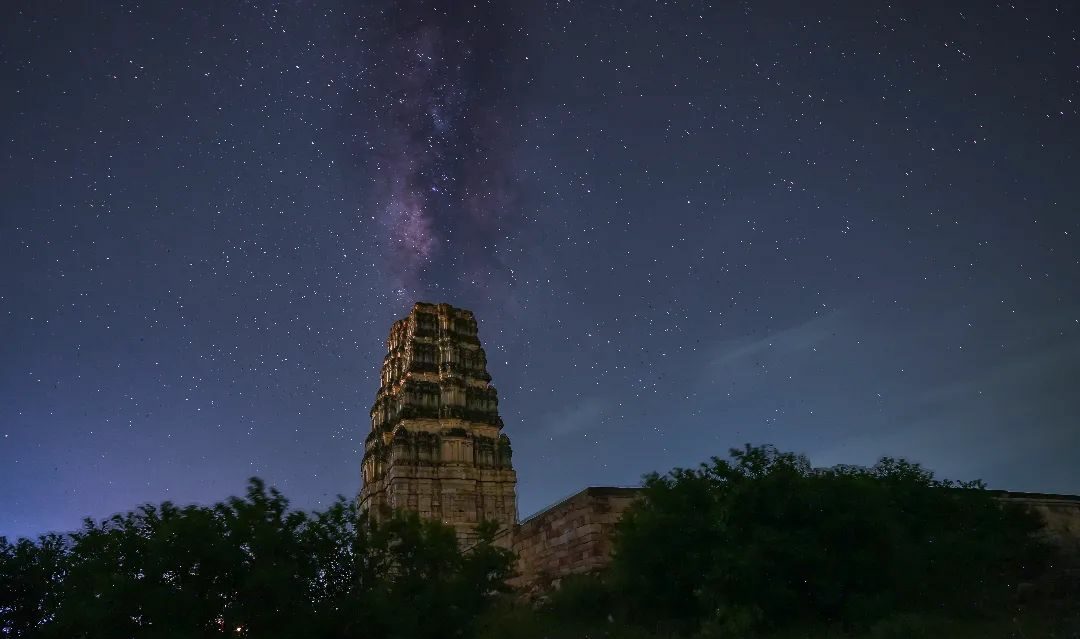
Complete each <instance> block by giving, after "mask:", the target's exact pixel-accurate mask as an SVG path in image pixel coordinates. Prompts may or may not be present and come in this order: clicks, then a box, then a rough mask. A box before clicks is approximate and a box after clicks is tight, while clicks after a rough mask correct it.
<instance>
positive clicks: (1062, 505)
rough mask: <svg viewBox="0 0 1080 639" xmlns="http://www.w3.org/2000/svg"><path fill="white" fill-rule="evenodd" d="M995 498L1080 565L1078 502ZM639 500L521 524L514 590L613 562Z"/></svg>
mask: <svg viewBox="0 0 1080 639" xmlns="http://www.w3.org/2000/svg"><path fill="white" fill-rule="evenodd" d="M995 492H996V495H997V497H998V498H999V499H1001V500H1003V501H1008V502H1014V503H1021V504H1024V505H1026V506H1028V507H1029V508H1031V509H1032V510H1034V511H1035V512H1036V513H1038V514H1039V515H1041V516H1042V518H1043V520H1044V521H1045V522H1046V530H1045V533H1046V536H1047V538H1048V539H1049V540H1050V541H1052V542H1053V543H1054V544H1055V545H1057V546H1058V547H1060V548H1061V549H1063V550H1064V551H1065V552H1066V553H1068V555H1069V556H1071V557H1072V558H1073V559H1080V497H1078V496H1071V495H1045V494H1037V493H1010V492H1007V491H995ZM640 495H641V489H640V488H603V487H591V488H586V489H585V490H583V491H581V492H579V493H577V494H575V495H573V496H572V497H568V498H567V499H564V500H563V501H561V502H559V503H557V504H555V505H554V506H551V507H549V508H546V509H544V510H542V511H540V512H538V513H536V514H535V515H533V516H532V517H529V518H528V519H526V520H525V521H523V522H522V523H521V524H519V525H518V526H517V528H515V530H514V533H513V539H512V547H513V550H514V551H515V552H516V553H517V573H518V575H517V576H516V577H515V579H514V580H513V581H512V582H511V583H512V585H513V586H514V587H515V588H518V589H519V590H521V591H522V592H523V593H524V594H526V595H532V594H536V593H539V592H543V591H545V590H548V589H550V588H551V587H552V585H553V584H555V583H557V582H558V580H559V579H560V578H561V577H564V576H566V575H570V574H575V573H584V572H590V571H593V570H596V569H599V568H602V567H603V566H604V565H606V564H607V563H608V561H609V560H610V558H611V535H612V532H613V529H614V527H615V524H616V523H617V522H618V521H619V518H620V517H621V516H622V514H623V513H624V512H625V511H626V509H627V508H628V507H629V506H630V504H631V503H633V502H634V500H635V499H637V498H638V497H640ZM507 536H509V535H507ZM501 541H504V542H505V539H503V540H501Z"/></svg>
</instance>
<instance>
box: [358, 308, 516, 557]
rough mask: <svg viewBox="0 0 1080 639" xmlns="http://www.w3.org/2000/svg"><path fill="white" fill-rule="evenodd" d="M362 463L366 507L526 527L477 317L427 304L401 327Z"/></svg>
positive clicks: (467, 532)
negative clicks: (520, 514) (519, 517)
mask: <svg viewBox="0 0 1080 639" xmlns="http://www.w3.org/2000/svg"><path fill="white" fill-rule="evenodd" d="M386 347H387V348H386V350H387V353H386V357H385V358H384V359H383V365H382V374H381V386H380V387H379V392H378V394H377V395H376V396H375V405H374V406H372V407H371V432H370V433H369V434H368V436H367V440H366V441H365V442H364V459H363V462H362V464H361V472H362V474H363V481H364V485H363V488H362V489H361V490H360V506H361V508H364V509H366V510H367V511H368V512H369V513H371V515H372V516H373V517H375V518H381V517H384V516H386V514H387V513H389V512H390V511H391V510H394V509H401V510H411V511H415V512H418V513H420V516H421V517H426V518H430V519H438V520H441V521H443V522H445V523H447V524H449V525H451V526H453V527H454V528H455V529H456V530H457V534H458V539H459V540H460V541H461V542H462V543H463V544H468V543H470V542H471V541H472V540H473V539H474V538H475V528H476V524H477V523H478V522H479V521H481V520H483V519H494V520H495V521H497V522H499V524H500V525H501V527H502V528H512V527H513V526H514V524H515V523H516V521H517V499H516V497H515V492H514V490H515V486H516V484H517V475H516V473H515V472H514V469H513V467H512V466H511V464H510V439H509V438H508V437H507V436H506V435H503V434H502V433H501V432H500V431H501V430H502V426H503V423H502V419H501V418H500V417H499V410H498V407H499V400H498V397H497V394H496V392H495V387H494V386H492V385H491V375H489V374H488V372H487V357H486V355H485V354H484V349H483V348H481V347H480V340H479V339H477V337H476V319H475V318H474V317H473V314H472V312H471V311H466V310H463V309H458V308H454V307H453V306H450V305H449V304H437V305H436V304H425V303H417V304H416V305H414V306H413V308H412V312H411V313H409V316H408V317H406V318H404V319H400V320H398V321H396V322H394V325H393V327H391V329H390V337H389V339H388V340H387V342H386Z"/></svg>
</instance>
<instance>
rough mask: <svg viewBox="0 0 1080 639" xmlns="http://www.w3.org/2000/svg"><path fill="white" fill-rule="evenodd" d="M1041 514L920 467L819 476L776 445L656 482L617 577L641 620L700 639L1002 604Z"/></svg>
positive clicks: (1031, 552) (648, 485)
mask: <svg viewBox="0 0 1080 639" xmlns="http://www.w3.org/2000/svg"><path fill="white" fill-rule="evenodd" d="M1039 526H1040V521H1039V520H1038V518H1037V517H1035V516H1034V515H1032V514H1030V513H1027V512H1025V511H1023V510H1021V509H1018V508H1016V507H1013V506H1008V505H1003V504H1001V503H999V502H998V501H996V500H995V499H994V498H993V496H992V495H991V494H990V493H989V492H987V491H986V490H984V489H983V487H982V486H981V484H978V483H959V484H958V483H955V482H950V481H938V480H935V479H934V477H933V475H932V474H931V473H930V472H928V471H926V470H924V469H923V468H921V467H920V466H918V465H917V464H913V463H910V462H906V461H903V460H895V459H889V458H885V459H882V460H881V461H879V462H878V463H877V464H876V465H875V466H874V467H872V468H857V467H837V468H833V469H827V470H819V469H813V468H812V467H811V466H810V463H809V461H808V460H807V459H806V458H805V457H803V456H800V455H795V454H792V453H783V452H779V451H777V450H776V449H775V448H772V447H768V446H765V447H751V446H746V447H745V448H744V449H741V450H739V449H735V450H732V451H731V458H730V460H724V459H719V458H713V459H711V460H710V462H709V463H706V464H703V465H702V466H701V467H700V468H698V469H693V470H688V469H681V468H677V469H675V470H673V471H671V472H670V473H668V474H667V475H657V474H652V475H648V476H646V478H645V488H644V494H643V498H642V499H641V500H640V501H639V502H638V503H637V504H635V506H634V507H632V508H631V509H630V511H629V512H628V513H627V514H626V515H625V516H624V517H623V519H622V521H621V523H620V524H619V526H618V527H617V531H616V536H615V540H614V548H615V556H614V560H613V564H612V573H613V577H614V583H615V587H616V588H617V590H618V591H619V593H620V598H621V599H622V600H623V601H625V602H626V603H627V606H628V608H629V610H631V611H632V613H633V614H634V615H635V616H636V617H637V618H638V619H639V620H642V621H648V622H650V623H654V624H656V623H660V624H665V625H667V626H669V627H673V628H675V629H680V630H692V629H693V628H697V627H700V626H701V625H702V622H703V621H704V620H708V621H709V624H710V626H713V627H720V628H723V627H727V626H731V627H737V628H744V627H747V626H753V625H759V624H760V625H772V626H777V625H784V624H785V623H787V622H797V621H807V620H812V621H818V622H827V623H829V622H839V623H843V624H847V625H852V624H854V625H864V624H868V623H871V622H873V621H874V620H876V619H880V618H882V617H884V616H886V615H889V614H892V613H894V612H899V611H909V610H927V609H936V610H948V611H952V612H971V611H976V610H980V609H986V608H988V607H991V606H994V605H996V604H1000V603H1001V602H1002V601H1003V597H1004V596H1006V595H1007V593H1008V589H1009V585H1010V584H1011V585H1015V584H1016V583H1017V580H1018V579H1019V578H1020V577H1022V576H1023V575H1024V574H1025V573H1027V572H1030V571H1032V570H1037V569H1038V567H1039V566H1040V565H1041V564H1042V562H1043V561H1044V557H1045V554H1044V552H1045V549H1044V548H1043V547H1042V546H1041V545H1040V544H1039V542H1038V541H1036V539H1035V537H1034V535H1033V533H1034V532H1035V531H1037V530H1038V528H1039Z"/></svg>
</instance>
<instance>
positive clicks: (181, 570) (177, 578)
mask: <svg viewBox="0 0 1080 639" xmlns="http://www.w3.org/2000/svg"><path fill="white" fill-rule="evenodd" d="M481 533H482V534H481V538H482V540H481V542H480V543H479V544H478V545H477V546H476V547H474V548H473V549H472V550H471V551H470V552H467V553H462V552H460V551H459V549H458V546H457V541H456V539H455V536H454V533H453V531H452V530H450V529H449V528H447V527H445V526H443V525H441V524H439V523H436V522H426V521H420V520H419V519H418V518H417V517H415V516H408V515H399V516H397V517H395V518H393V519H391V520H390V521H388V522H386V523H385V524H383V525H379V526H375V525H372V524H370V523H369V522H367V521H366V519H365V518H364V517H363V516H361V515H359V514H358V513H357V512H356V510H355V508H354V507H353V506H352V505H351V504H349V503H347V502H345V501H344V500H343V499H339V500H338V502H336V503H335V504H333V505H332V506H330V507H329V508H327V509H326V510H324V511H321V512H316V513H310V514H309V513H304V512H299V511H296V510H290V508H289V504H288V502H287V500H286V499H285V498H284V497H283V496H282V495H281V494H280V493H279V492H277V491H276V490H267V488H266V487H265V486H264V485H263V483H262V482H261V481H259V480H255V479H253V480H252V481H251V484H250V485H249V488H248V491H247V494H246V496H245V497H244V498H242V499H241V498H232V499H229V500H228V501H226V502H224V503H219V504H217V505H214V506H211V507H201V506H189V507H186V508H178V507H176V506H174V505H172V504H169V503H164V504H162V505H161V506H160V507H152V506H144V507H142V508H139V509H138V510H136V511H134V512H130V513H127V514H125V515H117V516H115V517H113V518H111V519H108V520H106V521H104V522H102V523H100V524H96V523H94V522H92V521H89V520H88V521H87V522H86V523H85V526H84V528H83V529H82V530H80V531H79V532H76V533H73V534H71V535H65V536H60V535H49V536H45V537H42V538H41V539H39V540H38V541H37V542H32V541H29V540H25V539H23V540H19V541H18V542H17V543H14V544H11V543H8V542H7V541H6V540H3V539H2V538H0V636H8V637H64V638H77V637H85V638H87V639H89V638H93V637H109V638H115V637H177V638H180V637H192V638H194V637H215V636H217V637H224V636H229V637H315V638H317V637H327V638H329V637H341V638H346V637H359V636H364V637H374V638H378V637H418V638H422V637H446V636H460V635H465V634H467V633H469V632H470V628H471V625H472V623H473V620H474V619H475V618H476V616H477V615H478V614H479V613H480V612H481V611H483V610H484V608H485V607H486V606H487V605H488V604H489V602H490V601H491V599H492V598H493V596H495V595H496V594H497V593H498V592H499V591H505V585H504V584H505V579H506V578H507V576H508V575H509V569H510V561H511V557H510V554H509V552H508V551H505V550H502V549H499V548H496V547H494V546H493V545H492V543H491V540H492V538H493V536H494V533H495V528H494V526H493V525H486V526H484V527H483V529H482V531H481Z"/></svg>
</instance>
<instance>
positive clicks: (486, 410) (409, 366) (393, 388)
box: [360, 303, 1080, 595]
mask: <svg viewBox="0 0 1080 639" xmlns="http://www.w3.org/2000/svg"><path fill="white" fill-rule="evenodd" d="M502 426H503V423H502V419H501V418H500V417H499V413H498V397H497V394H496V392H495V388H494V387H493V386H492V385H491V375H489V374H488V372H487V359H486V357H485V355H484V349H483V348H481V347H480V341H479V340H478V339H477V336H476V319H475V318H474V317H473V314H472V312H470V311H466V310H463V309H458V308H454V307H452V306H450V305H449V304H438V305H436V304H424V303H418V304H416V305H415V306H413V309H412V312H411V313H409V316H408V317H406V318H404V319H401V320H398V321H397V322H395V323H394V325H393V327H392V328H391V330H390V337H389V339H388V340H387V354H386V357H385V359H384V360H383V365H382V374H381V386H380V388H379V392H378V394H377V395H376V397H375V404H374V405H373V406H372V408H371V432H370V433H369V434H368V437H367V440H366V441H365V443H364V458H363V462H362V474H363V481H364V484H363V488H362V489H361V491H360V505H361V507H362V508H364V509H366V510H367V511H368V512H370V513H371V514H372V516H374V517H376V518H380V517H384V516H386V514H387V513H389V512H391V511H392V510H395V509H400V510H409V511H414V512H417V513H419V514H420V516H421V517H424V518H428V519H438V520H441V521H443V522H445V523H446V524H449V525H450V526H452V527H454V528H455V529H456V531H457V534H458V539H459V541H460V542H461V544H462V546H463V548H466V549H467V548H468V547H470V546H471V545H472V544H473V543H474V542H475V540H476V534H475V529H476V525H477V524H478V523H479V522H480V521H481V520H485V519H489V520H490V519H493V520H495V521H497V522H498V523H499V524H500V526H501V529H500V531H499V533H498V537H497V540H498V543H499V545H502V546H504V547H511V548H513V550H514V552H515V553H516V555H517V566H516V568H517V576H516V577H515V578H514V580H513V581H512V584H513V585H514V586H515V587H516V588H518V589H519V590H520V591H521V592H523V593H524V594H526V595H536V594H541V593H543V592H544V591H546V590H548V589H550V588H552V587H553V586H556V585H557V584H558V582H559V580H560V579H561V578H562V577H565V576H567V575H570V574H575V573H587V572H591V571H594V570H597V569H599V568H602V567H603V566H604V565H605V564H607V563H608V562H609V561H610V558H611V548H612V533H613V531H614V528H615V525H616V524H617V523H618V521H619V519H620V518H621V517H622V515H623V513H624V512H625V511H626V509H627V508H629V507H630V505H631V504H632V503H633V502H634V501H635V500H636V499H639V498H640V497H641V489H640V488H612V487H590V488H586V489H584V490H582V491H581V492H579V493H577V494H575V495H573V496H571V497H568V498H567V499H564V500H563V501H561V502H559V503H557V504H555V505H553V506H551V507H549V508H546V509H544V510H542V511H540V512H538V513H536V514H534V515H533V516H531V517H529V518H528V519H526V520H525V521H522V522H521V523H517V500H516V497H515V489H516V485H517V476H516V474H515V472H514V469H513V467H512V466H511V463H510V461H511V460H510V457H511V449H510V440H509V439H508V438H507V436H506V435H504V434H502ZM995 492H996V497H997V498H998V499H1001V500H1002V501H1011V502H1019V503H1022V504H1024V505H1026V506H1028V507H1029V508H1031V509H1032V510H1034V511H1035V512H1037V513H1038V514H1039V515H1041V516H1042V518H1043V520H1044V521H1045V522H1046V529H1045V534H1046V536H1047V538H1048V539H1049V540H1050V541H1052V542H1053V543H1054V544H1055V545H1057V546H1058V547H1059V548H1061V549H1062V550H1063V551H1065V556H1066V557H1068V558H1071V559H1072V561H1073V562H1076V565H1080V497H1076V496H1071V495H1045V494H1036V493H1011V492H1007V491H995ZM1070 563H1071V562H1070Z"/></svg>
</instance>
